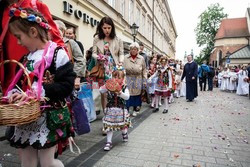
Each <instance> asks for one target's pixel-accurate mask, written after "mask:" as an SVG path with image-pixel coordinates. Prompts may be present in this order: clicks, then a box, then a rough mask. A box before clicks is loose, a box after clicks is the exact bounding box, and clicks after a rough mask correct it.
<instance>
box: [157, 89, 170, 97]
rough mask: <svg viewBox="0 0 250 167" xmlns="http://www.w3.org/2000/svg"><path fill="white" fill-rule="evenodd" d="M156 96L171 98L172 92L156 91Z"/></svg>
mask: <svg viewBox="0 0 250 167" xmlns="http://www.w3.org/2000/svg"><path fill="white" fill-rule="evenodd" d="M155 95H157V96H162V97H170V96H171V91H169V90H168V91H157V90H156V91H155Z"/></svg>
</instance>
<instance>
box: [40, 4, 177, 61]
mask: <svg viewBox="0 0 250 167" xmlns="http://www.w3.org/2000/svg"><path fill="white" fill-rule="evenodd" d="M43 2H44V3H45V4H47V5H48V7H49V9H50V12H51V14H52V15H53V18H54V19H60V20H62V21H63V22H65V23H66V25H68V26H73V27H75V28H76V35H77V40H79V41H81V42H82V43H83V45H84V48H85V50H86V49H88V48H90V47H91V46H92V44H93V35H94V34H95V32H96V27H97V25H98V23H99V21H100V20H101V18H102V17H104V16H109V17H111V18H112V19H113V21H114V23H115V26H116V33H117V36H118V37H119V38H121V39H122V40H123V42H124V47H125V49H126V48H127V47H128V45H129V44H130V43H131V42H133V37H132V35H131V29H130V26H131V25H132V24H133V23H136V25H138V26H139V29H138V33H137V36H136V41H141V42H143V43H144V46H145V50H146V52H147V53H148V54H149V55H151V53H152V52H154V53H159V54H164V55H167V56H168V57H170V58H174V57H175V49H176V47H175V44H176V38H177V32H176V28H175V24H174V21H173V17H172V15H171V11H170V8H169V5H168V2H167V0H53V1H52V0H43Z"/></svg>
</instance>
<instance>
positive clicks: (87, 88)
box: [77, 83, 96, 122]
mask: <svg viewBox="0 0 250 167" xmlns="http://www.w3.org/2000/svg"><path fill="white" fill-rule="evenodd" d="M77 96H78V98H79V99H81V100H82V102H83V105H84V108H85V109H86V110H87V117H88V120H89V122H92V121H94V120H96V112H95V111H96V110H95V108H96V106H95V103H94V99H93V92H92V87H91V85H90V83H83V84H82V85H81V87H80V90H79V91H78V92H77Z"/></svg>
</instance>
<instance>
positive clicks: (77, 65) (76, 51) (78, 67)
mask: <svg viewBox="0 0 250 167" xmlns="http://www.w3.org/2000/svg"><path fill="white" fill-rule="evenodd" d="M54 22H55V23H56V25H57V27H58V29H59V31H60V35H61V38H62V39H63V41H64V43H65V45H66V47H67V49H68V53H69V56H70V58H71V61H72V63H73V64H74V72H75V73H76V75H77V77H76V79H75V88H76V89H78V88H80V82H81V81H83V80H84V77H85V73H86V58H85V56H84V55H83V54H82V52H81V49H80V47H79V45H78V44H77V43H76V42H75V41H74V40H73V39H68V38H66V37H65V31H66V26H65V24H64V23H63V22H62V21H61V20H55V21H54Z"/></svg>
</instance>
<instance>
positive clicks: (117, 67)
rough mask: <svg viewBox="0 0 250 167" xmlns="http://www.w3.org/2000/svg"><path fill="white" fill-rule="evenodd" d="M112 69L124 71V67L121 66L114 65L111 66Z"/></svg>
mask: <svg viewBox="0 0 250 167" xmlns="http://www.w3.org/2000/svg"><path fill="white" fill-rule="evenodd" d="M113 70H114V71H124V70H125V68H124V67H122V66H115V67H114V68H113Z"/></svg>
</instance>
